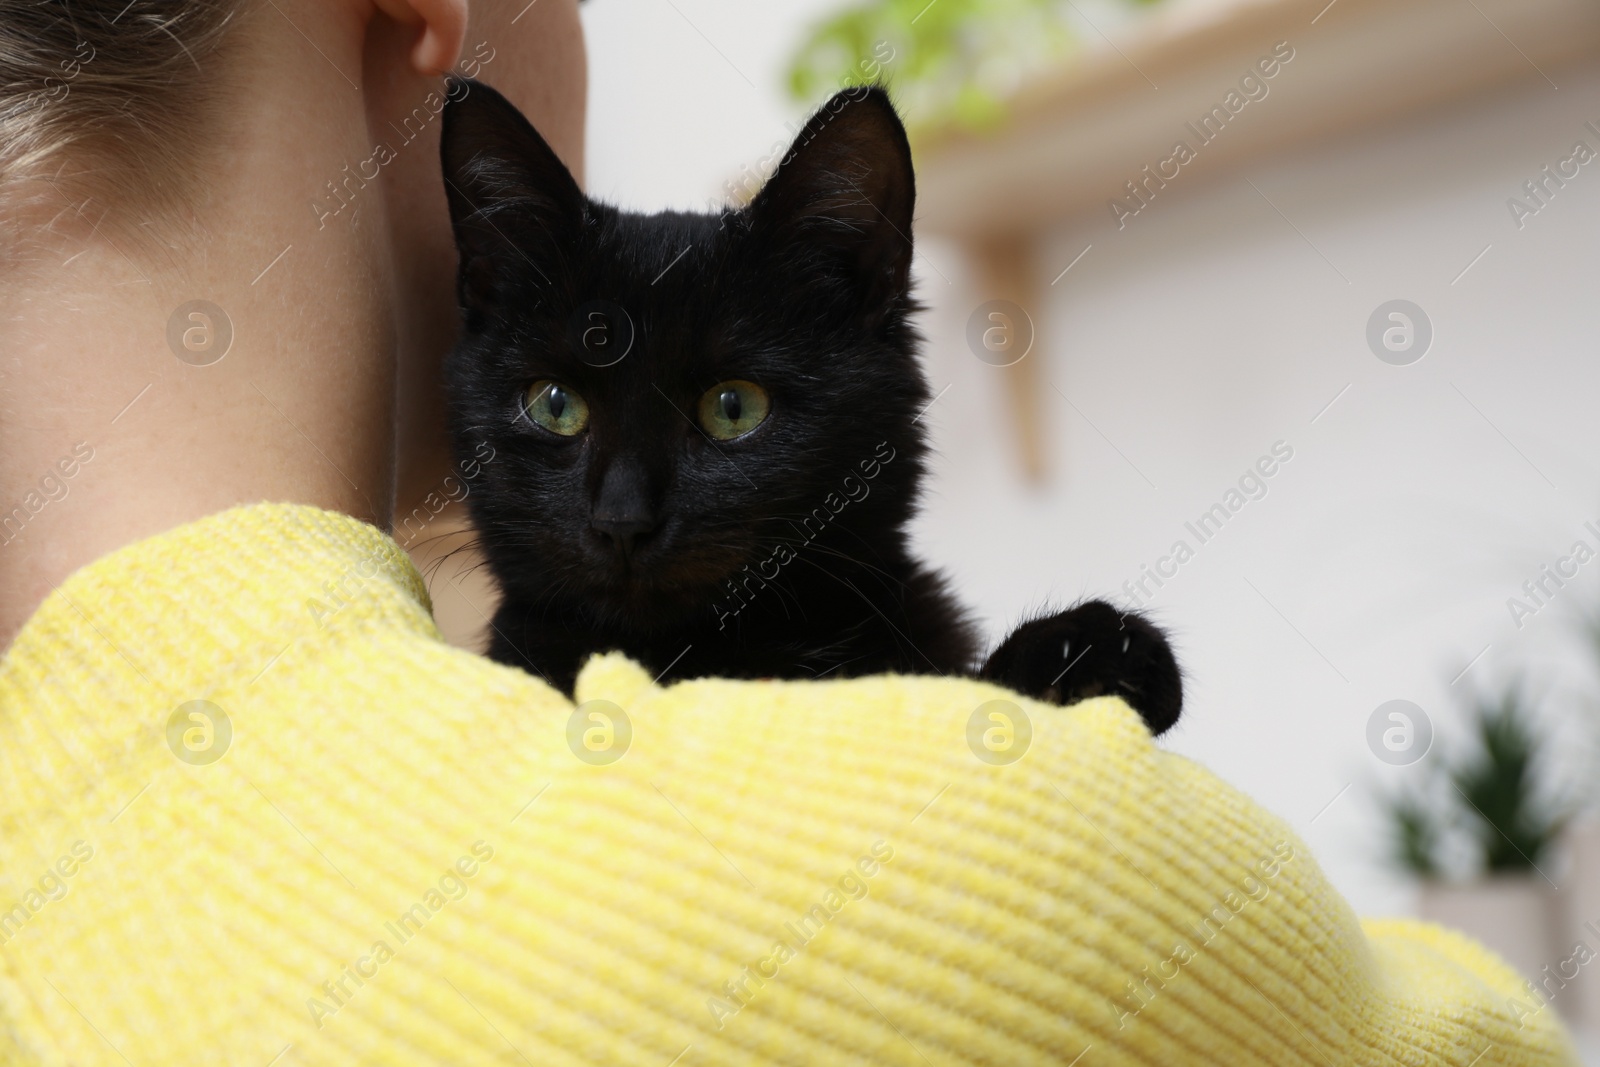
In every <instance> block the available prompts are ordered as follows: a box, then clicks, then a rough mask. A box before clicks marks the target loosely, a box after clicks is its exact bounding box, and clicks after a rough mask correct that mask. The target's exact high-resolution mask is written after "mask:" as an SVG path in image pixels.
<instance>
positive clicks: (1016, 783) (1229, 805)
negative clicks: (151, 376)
mask: <svg viewBox="0 0 1600 1067" xmlns="http://www.w3.org/2000/svg"><path fill="white" fill-rule="evenodd" d="M996 698H1007V694H1005V693H1003V692H1002V691H1001V690H999V689H996V688H995V687H992V686H988V685H984V684H980V683H978V682H973V681H966V680H955V679H949V680H946V679H932V678H895V677H879V678H867V679H859V680H848V681H823V682H810V683H793V682H789V683H785V682H770V683H751V682H741V683H735V682H726V681H704V682H690V683H683V684H678V685H673V686H671V687H669V688H661V687H657V686H655V685H653V684H652V683H651V679H650V677H649V676H648V675H647V674H645V673H644V672H643V671H641V670H640V669H639V668H638V667H637V666H635V665H633V664H631V663H629V662H628V661H627V660H625V659H623V658H621V657H617V656H611V657H606V658H603V659H597V660H595V661H593V662H591V663H590V664H589V666H588V667H587V669H586V670H585V671H584V673H583V675H582V678H581V680H580V682H579V699H580V700H583V701H587V700H594V699H604V700H609V701H612V702H614V703H615V704H616V705H618V706H620V707H621V708H623V709H624V710H625V711H626V714H627V715H628V717H629V719H630V721H631V724H632V740H631V747H629V749H628V750H627V752H626V755H624V756H623V757H622V758H621V759H620V760H619V761H617V762H615V763H612V764H610V765H608V766H595V765H590V764H589V763H586V762H584V761H583V760H580V759H579V758H578V756H577V755H575V754H574V753H575V751H578V752H584V753H585V754H587V753H588V752H589V750H588V749H586V748H584V746H583V744H582V736H581V731H582V729H584V728H586V727H587V726H588V725H592V724H593V723H594V722H597V721H598V720H586V721H585V722H580V723H579V724H578V725H577V727H576V728H575V732H574V733H573V736H574V737H575V738H577V741H576V742H575V743H574V744H569V740H568V738H569V717H570V716H571V715H572V712H573V705H572V704H571V703H570V702H568V701H567V700H566V699H565V698H564V697H562V696H561V695H560V694H559V693H557V692H556V691H554V690H552V689H550V688H549V687H547V686H546V685H544V684H543V683H542V682H541V681H540V680H538V679H537V678H533V677H530V676H527V675H524V674H522V673H520V672H518V671H515V670H512V669H509V668H506V667H501V666H497V665H494V664H491V663H489V662H487V661H485V660H483V659H481V658H479V657H477V656H473V655H471V654H468V653H466V652H462V651H459V650H457V649H453V648H450V647H448V646H446V645H445V644H443V643H442V642H441V641H440V639H439V636H438V634H437V632H436V631H435V629H434V626H433V623H432V621H431V619H430V617H429V608H428V603H427V598H426V593H425V591H424V588H423V584H422V582H421V580H420V578H419V576H418V574H417V573H416V571H415V570H414V569H413V567H412V565H411V563H410V561H409V560H408V559H407V557H406V556H405V554H404V553H403V552H401V551H400V549H399V548H398V547H397V546H396V545H395V544H394V543H393V542H392V541H391V540H390V539H389V538H387V537H385V536H384V535H383V534H381V533H380V532H379V531H377V530H375V529H373V528H371V527H368V526H365V525H363V524H361V523H358V522H356V521H355V520H352V519H349V518H346V517H344V516H340V515H336V514H332V513H329V512H323V511H318V510H315V509H312V508H306V507H291V506H281V505H258V506H254V507H249V508H241V509H237V510H234V511H231V512H228V513H226V514H223V515H218V516H213V517H211V518H208V519H205V520H202V521H200V522H197V523H194V524H191V525H189V526H186V527H183V528H181V529H178V530H175V531H172V532H169V533H166V534H164V535H161V536H159V537H156V538H153V539H150V540H147V541H144V542H141V543H138V544H135V545H132V546H129V547H127V548H125V549H122V550H120V551H118V552H116V553H114V554H112V555H111V556H108V557H106V558H105V559H102V560H100V561H99V562H97V563H95V564H93V565H92V566H90V567H88V568H86V569H84V570H82V571H80V572H79V573H77V574H76V575H74V576H73V577H72V578H71V579H70V580H69V581H67V582H66V583H64V584H63V585H62V586H61V588H60V589H59V590H57V591H56V592H55V593H54V594H52V595H51V596H50V598H49V599H48V600H47V601H46V602H45V604H44V605H43V606H42V607H41V608H40V609H39V611H38V613H37V614H36V615H35V617H34V618H33V619H32V621H31V622H30V623H29V624H28V626H27V627H26V629H25V630H24V631H23V632H22V634H21V635H20V636H19V637H18V638H17V640H16V642H15V644H14V646H13V647H12V649H11V651H10V653H9V654H8V656H7V658H6V659H5V660H4V662H3V664H0V942H3V947H0V1062H3V1063H7V1064H30V1065H32V1064H50V1065H57V1064H74V1065H97V1064H113V1065H120V1064H134V1065H139V1067H144V1065H163V1067H172V1065H187V1064H224V1063H226V1064H247V1065H256V1067H267V1065H269V1064H270V1065H272V1067H289V1065H297V1064H330V1065H331V1064H338V1065H348V1064H396V1065H400V1064H404V1065H407V1067H418V1065H430V1064H441V1065H442V1064H450V1065H457V1067H476V1065H480V1064H509V1063H526V1064H537V1065H539V1067H545V1065H550V1067H564V1065H576V1064H606V1065H644V1067H668V1065H679V1067H698V1065H711V1064H726V1065H734V1064H738V1065H751V1064H894V1065H907V1067H911V1065H915V1067H928V1065H930V1064H932V1065H937V1067H946V1065H956V1064H990V1065H997V1067H1000V1065H1003V1067H1021V1065H1027V1064H1063V1065H1065V1064H1081V1065H1082V1067H1111V1065H1134V1064H1139V1065H1147V1067H1169V1065H1173V1064H1224V1065H1228V1067H1251V1065H1267V1064H1271V1065H1308V1067H1327V1065H1339V1067H1343V1065H1346V1064H1359V1065H1367V1064H1371V1065H1399V1064H1454V1065H1460V1067H1467V1065H1469V1064H1473V1065H1478V1067H1489V1065H1493V1064H1519V1065H1520V1064H1567V1063H1573V1062H1575V1060H1574V1059H1572V1057H1571V1054H1570V1053H1569V1052H1568V1051H1567V1045H1566V1041H1565V1038H1564V1036H1563V1035H1562V1033H1561V1031H1560V1029H1559V1025H1558V1023H1557V1022H1556V1020H1555V1018H1554V1013H1553V1011H1548V1010H1547V1011H1540V1012H1538V1013H1536V1014H1533V1013H1531V1011H1530V1010H1528V1007H1527V1006H1536V1005H1537V1001H1533V1000H1532V999H1531V998H1530V997H1529V996H1528V995H1526V994H1524V992H1523V986H1522V983H1521V982H1519V981H1518V980H1517V979H1516V977H1514V976H1513V975H1512V974H1511V972H1510V971H1509V970H1507V969H1506V968H1505V967H1504V966H1503V965H1502V964H1500V963H1499V962H1497V961H1496V960H1495V959H1494V958H1492V957H1491V956H1490V955H1489V954H1488V953H1486V952H1484V951H1483V950H1481V949H1479V948H1478V947H1476V946H1475V945H1473V944H1472V943H1470V942H1468V941H1467V940H1465V939H1463V938H1461V937H1458V936H1455V935H1453V934H1449V933H1446V932H1444V931H1442V930H1439V929H1437V928H1433V927H1427V926H1423V925H1420V924H1413V923H1407V922H1383V923H1371V924H1368V925H1367V926H1366V927H1365V928H1363V927H1362V925H1361V924H1360V923H1359V922H1358V921H1357V920H1356V918H1355V917H1354V915H1352V913H1351V911H1350V909H1349V907H1348V906H1347V905H1346V904H1345V903H1344V901H1342V900H1341V899H1340V898H1339V896H1338V895H1337V894H1336V893H1334V891H1333V890H1332V888H1331V887H1330V886H1329V884H1328V882H1327V880H1326V879H1325V878H1324V876H1323V875H1322V873H1321V872H1320V870H1319V869H1318V867H1317V864H1316V861H1315V860H1314V859H1313V858H1312V856H1311V854H1310V852H1309V851H1308V850H1307V849H1306V847H1305V845H1304V844H1303V843H1302V842H1301V841H1299V840H1298V839H1297V838H1296V837H1295V835H1294V834H1293V833H1292V832H1291V831H1290V830H1289V829H1288V828H1287V827H1286V826H1285V825H1284V824H1283V823H1282V822H1280V821H1279V820H1278V819H1276V818H1274V817H1273V816H1272V815H1270V814H1268V813H1267V812H1265V811H1263V810H1262V809H1261V808H1259V807H1258V806H1256V805H1255V804H1254V803H1252V802H1251V801H1250V800H1248V799H1247V798H1246V797H1244V796H1242V795H1241V794H1240V793H1238V792H1237V791H1235V790H1234V789H1232V788H1230V787H1229V786H1228V785H1227V784H1225V783H1224V782H1222V781H1220V780H1218V779H1217V778H1216V777H1214V776H1213V775H1211V774H1210V773H1209V772H1207V771H1206V770H1204V769H1203V768H1201V767H1199V766H1197V765H1196V764H1194V763H1191V762H1189V761H1187V760H1185V759H1182V758H1180V757H1177V756H1173V755H1170V754H1167V753H1164V752H1162V751H1160V750H1159V749H1157V748H1155V747H1154V746H1153V745H1152V744H1151V741H1150V738H1149V736H1148V734H1147V733H1146V732H1145V730H1144V729H1143V727H1142V725H1141V723H1140V721H1139V719H1138V717H1137V716H1136V715H1135V714H1134V713H1133V712H1132V711H1130V710H1129V709H1128V708H1127V707H1126V706H1125V705H1123V704H1122V703H1120V702H1118V701H1116V700H1109V699H1108V700H1095V701H1090V702H1087V703H1084V704H1080V705H1078V706H1076V707H1073V708H1070V709H1060V708H1054V707H1048V706H1044V705H1038V704H1034V703H1031V702H1028V701H1025V700H1022V699H1021V698H1009V699H1015V700H1016V701H1017V703H1018V705H1019V706H1020V707H1022V708H1023V709H1024V710H1025V712H1026V714H1027V715H1028V716H1029V718H1030V719H1031V722H1032V728H1033V738H1032V742H1031V746H1030V747H1029V749H1028V751H1027V753H1026V754H1025V755H1024V756H1023V757H1022V758H1021V759H1020V760H1019V761H1017V762H1015V763H1013V764H1011V765H1008V766H991V765H989V764H986V763H984V762H982V761H980V760H979V759H978V758H976V757H975V756H974V754H973V751H972V749H971V748H970V747H969V743H968V739H967V736H968V720H969V718H970V717H971V715H972V713H973V711H974V709H976V708H977V707H978V706H979V705H981V704H983V703H984V702H985V701H988V700H991V699H996ZM193 700H205V701H209V702H211V703H212V704H214V705H215V706H217V707H219V708H221V709H222V710H223V711H224V712H225V713H226V715H227V716H228V719H229V721H230V722H231V725H232V730H233V737H232V741H231V744H230V746H229V747H228V749H227V751H226V753H225V754H224V755H223V756H222V758H221V759H219V760H217V761H216V762H214V763H210V764H209V765H197V764H194V763H191V762H185V761H183V760H180V759H179V758H177V757H176V756H175V755H174V748H173V747H172V745H171V744H169V736H168V720H169V717H171V716H172V715H173V712H174V710H175V709H177V708H178V707H179V706H180V705H183V704H185V703H186V702H188V701H193ZM616 736H620V734H619V735H616ZM593 740H594V741H595V742H596V743H597V744H598V743H602V742H603V741H604V738H603V736H602V735H598V734H597V735H594V737H593ZM617 743H618V742H617V741H616V738H615V737H613V739H612V745H613V746H614V747H613V750H614V748H615V746H616V745H617ZM213 745H215V738H213ZM201 747H203V746H201ZM178 751H186V750H185V749H184V748H183V746H181V745H179V746H178ZM591 758H592V757H591ZM86 853H87V854H88V858H86V859H85V858H84V855H85V854H86ZM67 871H70V874H66V873H63V872H67ZM468 872H470V873H468ZM35 905H36V906H35ZM18 908H20V909H21V911H20V912H19V911H18V910H17V909H18ZM780 945H781V946H782V947H781V948H780V947H779V946H780ZM325 983H326V984H325ZM1517 1000H1520V1001H1523V1002H1524V1004H1525V1007H1524V1009H1523V1010H1521V1011H1519V1010H1518V1009H1517V1008H1516V1006H1515V1005H1514V1004H1512V1003H1511V1002H1512V1001H1517ZM1519 1019H1520V1020H1521V1021H1522V1022H1525V1023H1526V1025H1525V1026H1519ZM1085 1050H1087V1051H1085Z"/></svg>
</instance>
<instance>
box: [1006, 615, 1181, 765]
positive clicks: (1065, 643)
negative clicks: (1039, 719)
mask: <svg viewBox="0 0 1600 1067" xmlns="http://www.w3.org/2000/svg"><path fill="white" fill-rule="evenodd" d="M979 677H981V678H986V679H988V680H990V681H994V682H999V683H1000V684H1001V685H1004V686H1006V687H1007V688H1009V689H1015V690H1016V691H1017V692H1019V693H1024V694H1026V695H1028V696H1031V697H1035V698H1036V699H1039V700H1047V701H1050V702H1052V703H1056V704H1076V703H1077V702H1078V701H1080V700H1087V699H1088V698H1089V697H1096V696H1119V697H1121V698H1122V699H1123V700H1125V701H1127V702H1128V704H1129V705H1130V706H1131V707H1132V708H1133V709H1134V710H1135V711H1137V712H1138V713H1139V714H1140V715H1142V716H1143V717H1144V721H1145V724H1146V725H1147V726H1149V727H1150V732H1151V733H1153V734H1160V733H1164V732H1165V731H1167V730H1169V729H1171V727H1172V724H1173V723H1175V722H1177V721H1178V713H1179V712H1180V711H1181V710H1182V707H1183V678H1182V676H1181V675H1180V674H1179V672H1178V661H1177V660H1176V659H1174V658H1173V655H1172V648H1171V646H1170V645H1168V644H1167V638H1166V635H1165V634H1163V633H1162V632H1161V631H1160V630H1159V629H1158V628H1156V626H1155V625H1154V624H1152V623H1151V622H1150V621H1149V620H1148V619H1146V618H1145V617H1144V616H1142V615H1139V614H1137V613H1135V612H1131V611H1118V610H1117V609H1116V608H1114V607H1112V606H1111V605H1110V604H1107V603H1106V602H1105V601H1103V600H1090V601H1087V602H1086V603H1083V604H1079V605H1077V606H1076V607H1073V608H1069V609H1067V610H1066V611H1062V612H1057V613H1056V614H1054V615H1047V616H1045V617H1044V618H1041V619H1034V620H1033V621H1031V622H1025V623H1023V624H1022V625H1021V626H1019V627H1017V628H1016V629H1015V630H1013V631H1012V632H1011V635H1010V636H1009V637H1007V638H1006V639H1005V640H1004V641H1002V642H1001V643H1000V647H999V648H997V649H995V651H994V654H993V655H992V656H990V657H989V661H988V662H987V663H985V664H984V665H983V669H982V670H981V671H980V672H979Z"/></svg>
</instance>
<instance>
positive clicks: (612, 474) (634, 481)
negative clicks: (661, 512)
mask: <svg viewBox="0 0 1600 1067" xmlns="http://www.w3.org/2000/svg"><path fill="white" fill-rule="evenodd" d="M589 525H590V526H591V527H592V528H593V529H594V531H595V532H596V533H598V534H600V535H601V536H602V537H608V538H610V539H611V543H612V545H614V546H615V547H616V550H617V551H618V552H620V553H622V555H623V557H624V558H626V557H627V556H630V555H632V554H633V548H634V542H636V541H637V540H638V539H639V538H640V537H641V536H643V535H644V534H647V533H649V532H650V531H651V530H652V529H654V528H655V525H656V520H655V512H654V509H653V508H652V507H651V506H650V481H649V477H648V476H647V474H646V473H645V467H644V464H643V463H642V462H640V460H639V459H638V457H636V456H623V457H619V458H618V459H616V460H613V461H612V463H611V465H610V466H609V467H607V468H606V472H605V475H604V477H603V478H601V480H600V492H599V495H598V498H597V499H596V500H595V503H594V510H593V511H591V512H590V513H589Z"/></svg>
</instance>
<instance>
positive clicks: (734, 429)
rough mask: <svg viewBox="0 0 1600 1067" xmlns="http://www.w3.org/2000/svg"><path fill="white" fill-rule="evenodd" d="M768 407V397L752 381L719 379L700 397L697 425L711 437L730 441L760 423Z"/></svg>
mask: <svg viewBox="0 0 1600 1067" xmlns="http://www.w3.org/2000/svg"><path fill="white" fill-rule="evenodd" d="M771 411H772V400H771V398H770V397H768V396H767V391H766V390H765V389H763V388H761V386H759V385H757V384H756V383H755V382H746V381H731V382H722V383H721V384H720V385H714V386H712V387H711V388H710V389H707V390H706V395H705V396H702V397H701V398H700V425H701V426H703V427H705V431H706V433H708V434H710V435H711V437H712V438H713V439H715V440H718V441H731V440H733V439H734V438H735V437H743V436H744V435H745V434H747V433H749V432H750V431H751V430H753V429H755V428H756V427H757V426H760V425H761V424H762V423H763V422H765V421H766V419H767V415H768V413H770V412H771Z"/></svg>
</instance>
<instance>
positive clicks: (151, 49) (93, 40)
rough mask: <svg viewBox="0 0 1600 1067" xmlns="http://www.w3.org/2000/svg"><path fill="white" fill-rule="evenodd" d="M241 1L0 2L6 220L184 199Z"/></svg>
mask: <svg viewBox="0 0 1600 1067" xmlns="http://www.w3.org/2000/svg"><path fill="white" fill-rule="evenodd" d="M245 3H246V0H0V217H4V216H7V215H10V214H12V213H14V212H16V211H17V210H18V209H19V208H21V207H23V206H26V205H27V204H29V203H31V202H37V203H39V204H40V206H42V207H45V208H46V209H47V210H48V209H50V204H49V202H50V201H57V202H56V203H55V204H54V208H53V210H55V211H60V210H61V209H63V208H68V207H74V208H78V209H79V210H81V209H82V205H83V204H84V203H85V202H86V201H88V200H90V199H94V198H100V199H110V198H111V197H110V194H111V193H112V192H113V191H114V192H115V195H116V199H117V200H118V201H121V202H129V201H133V202H134V204H135V206H136V207H137V209H138V210H140V211H152V210H159V208H160V207H162V206H165V205H168V204H170V203H173V202H176V201H180V200H181V198H182V196H183V194H184V192H185V187H186V185H187V183H188V182H189V181H190V180H192V178H193V177H194V174H195V171H196V168H195V166H194V165H193V164H194V160H195V158H196V156H197V154H198V150H199V149H200V148H201V146H202V144H203V138H204V137H205V135H206V131H207V126H206V119H207V118H209V117H210V112H211V111H213V110H214V106H215V103H216V100H215V98H216V96H217V93H216V92H215V91H214V85H215V83H216V79H215V77H214V75H213V73H212V64H211V63H210V62H209V61H210V60H211V59H213V58H214V57H215V56H216V54H217V53H218V52H219V50H220V49H221V48H222V47H223V45H224V43H225V40H226V38H227V36H228V30H229V28H230V25H231V24H232V23H233V22H234V21H235V19H236V16H237V15H238V14H239V11H240V9H242V8H243V7H244V6H245Z"/></svg>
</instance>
